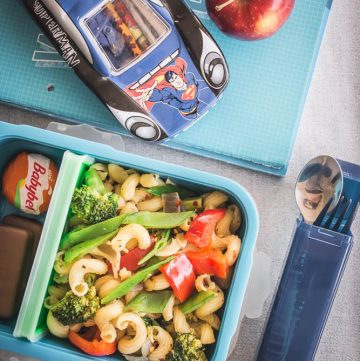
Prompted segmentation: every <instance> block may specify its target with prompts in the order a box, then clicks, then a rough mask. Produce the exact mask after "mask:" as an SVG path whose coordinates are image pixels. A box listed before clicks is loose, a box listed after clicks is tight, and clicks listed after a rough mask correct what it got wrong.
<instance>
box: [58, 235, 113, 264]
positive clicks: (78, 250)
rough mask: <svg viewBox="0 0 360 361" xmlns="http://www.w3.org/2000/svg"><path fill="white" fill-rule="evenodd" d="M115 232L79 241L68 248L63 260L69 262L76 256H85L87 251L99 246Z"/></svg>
mask: <svg viewBox="0 0 360 361" xmlns="http://www.w3.org/2000/svg"><path fill="white" fill-rule="evenodd" d="M116 234H117V231H114V232H111V233H106V234H105V235H103V236H100V237H96V238H93V239H89V240H88V241H85V242H82V243H79V244H77V245H76V246H74V247H72V248H69V249H68V250H67V251H66V252H65V256H64V260H65V262H67V263H70V262H72V261H73V260H75V259H76V258H78V257H83V256H85V255H86V254H87V253H89V252H90V251H91V250H92V249H94V248H95V247H98V246H101V245H102V244H103V243H105V242H106V241H107V240H109V239H111V238H113V237H115V236H116Z"/></svg>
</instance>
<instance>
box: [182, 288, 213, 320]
mask: <svg viewBox="0 0 360 361" xmlns="http://www.w3.org/2000/svg"><path fill="white" fill-rule="evenodd" d="M214 297H215V293H214V292H211V291H201V292H199V293H196V294H193V295H192V296H191V297H190V298H188V299H187V300H186V301H185V302H184V303H182V304H181V305H180V307H179V308H180V310H181V311H182V313H183V314H185V315H186V314H188V313H191V312H193V311H195V310H197V309H198V308H200V307H201V306H203V305H204V304H205V303H206V302H208V301H210V300H211V299H213V298H214Z"/></svg>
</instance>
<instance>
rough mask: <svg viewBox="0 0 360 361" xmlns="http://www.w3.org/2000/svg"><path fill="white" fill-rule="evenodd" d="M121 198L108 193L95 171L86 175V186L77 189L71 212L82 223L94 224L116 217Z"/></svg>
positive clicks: (89, 171)
mask: <svg viewBox="0 0 360 361" xmlns="http://www.w3.org/2000/svg"><path fill="white" fill-rule="evenodd" d="M118 202H119V196H118V195H117V194H115V193H112V192H108V191H107V190H106V189H105V187H104V184H103V182H102V180H101V179H100V177H99V175H98V174H97V173H96V171H95V170H94V169H89V170H88V171H87V172H86V174H85V184H83V185H82V186H81V187H80V188H77V189H75V192H74V195H73V198H72V201H71V210H72V212H73V213H74V214H75V216H76V217H78V218H79V219H80V220H81V221H83V222H84V223H86V224H94V223H98V222H101V221H105V220H106V219H109V218H112V217H115V216H116V214H117V210H118Z"/></svg>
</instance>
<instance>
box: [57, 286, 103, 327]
mask: <svg viewBox="0 0 360 361" xmlns="http://www.w3.org/2000/svg"><path fill="white" fill-rule="evenodd" d="M99 308H100V298H99V297H97V296H96V289H95V287H94V286H91V287H90V288H89V291H88V293H87V294H86V295H85V296H82V297H78V296H75V295H74V294H73V292H72V291H68V292H66V294H65V296H64V297H63V298H62V299H61V300H60V301H59V302H58V303H57V304H55V305H54V306H53V307H52V308H51V312H52V314H53V316H54V317H55V318H56V319H57V320H58V321H59V322H61V323H62V324H63V325H65V326H66V325H71V324H74V323H82V322H85V321H87V320H88V319H90V318H92V317H93V316H94V315H95V313H96V311H97V310H98V309H99Z"/></svg>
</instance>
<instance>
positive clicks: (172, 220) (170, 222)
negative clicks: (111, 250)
mask: <svg viewBox="0 0 360 361" xmlns="http://www.w3.org/2000/svg"><path fill="white" fill-rule="evenodd" d="M193 213H194V212H182V213H162V212H138V213H133V214H121V215H120V216H117V217H114V218H110V219H107V220H106V221H102V222H100V223H97V224H93V225H91V226H87V227H85V228H82V229H80V230H77V231H71V232H69V233H68V234H66V235H65V237H63V239H62V240H61V242H60V250H63V249H67V248H69V247H70V246H72V245H75V244H77V243H80V242H83V241H86V240H88V239H93V238H96V237H100V236H102V235H105V234H106V233H110V232H113V231H115V230H117V229H118V228H119V227H120V226H121V225H122V224H130V223H137V224H141V225H142V226H144V227H147V228H159V229H166V228H175V227H178V226H180V225H181V224H183V223H184V222H185V221H186V220H187V219H188V218H190V217H191V216H192V215H193Z"/></svg>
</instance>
